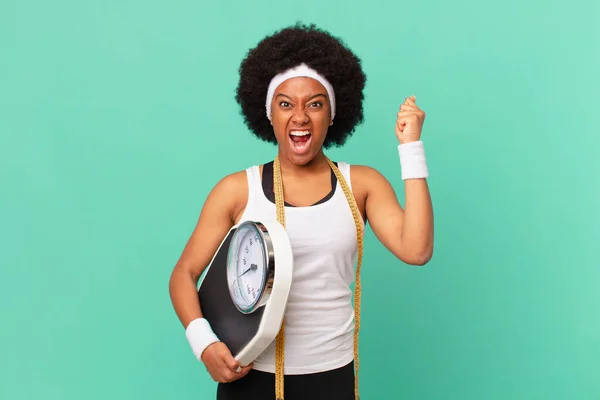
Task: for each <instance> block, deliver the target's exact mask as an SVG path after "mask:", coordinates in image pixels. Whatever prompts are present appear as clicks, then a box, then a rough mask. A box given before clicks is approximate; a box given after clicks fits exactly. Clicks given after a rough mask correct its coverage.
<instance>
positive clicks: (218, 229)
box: [170, 25, 433, 400]
mask: <svg viewBox="0 0 600 400" xmlns="http://www.w3.org/2000/svg"><path fill="white" fill-rule="evenodd" d="M365 80H366V78H365V75H364V73H363V71H362V69H361V65H360V60H359V59H358V58H357V57H356V56H355V55H354V54H353V53H352V52H351V51H350V50H349V49H348V48H347V47H346V46H345V45H344V44H343V42H342V41H341V40H339V39H337V38H335V37H333V36H331V35H330V34H329V33H327V32H324V31H322V30H319V29H317V28H316V27H314V26H303V25H296V26H293V27H289V28H286V29H283V30H281V31H278V32H276V33H275V34H273V35H271V36H269V37H266V38H265V39H263V40H262V41H261V42H260V43H259V44H258V45H257V47H256V48H254V49H252V50H251V51H250V52H249V53H248V55H247V57H246V58H245V60H244V61H243V62H242V64H241V67H240V81H239V85H238V88H237V96H236V99H237V101H238V103H239V104H240V106H241V110H242V113H243V116H244V119H245V122H246V124H247V126H248V127H249V129H250V130H251V131H252V132H253V133H254V134H255V135H256V136H258V137H259V138H260V139H262V140H265V141H267V142H271V143H274V144H276V145H277V150H278V151H277V157H276V158H275V160H274V161H271V162H269V163H266V164H264V165H262V166H253V167H250V168H248V169H247V170H245V171H239V172H235V173H232V174H231V175H228V176H226V177H224V178H223V179H222V180H221V181H220V182H218V183H217V184H216V185H215V187H214V188H213V189H212V191H211V192H210V194H209V196H208V198H207V199H206V202H205V204H204V206H203V208H202V211H201V213H200V217H199V220H198V222H197V226H196V228H195V230H194V232H193V233H192V235H191V238H190V239H189V241H188V243H187V245H186V247H185V249H184V251H183V254H182V255H181V258H180V259H179V261H178V263H177V265H176V266H175V268H174V270H173V273H172V277H171V280H170V293H171V299H172V302H173V305H174V308H175V311H176V313H177V315H178V317H179V318H180V320H181V322H182V324H183V325H184V327H185V328H186V336H187V338H188V340H189V342H190V345H191V347H192V349H193V352H194V354H195V355H196V357H197V358H198V359H199V360H200V361H202V362H203V363H204V365H205V366H206V369H207V370H208V372H209V374H210V375H211V377H212V378H213V379H214V380H215V381H217V382H219V384H218V389H217V398H218V399H222V400H227V399H242V398H248V399H254V398H257V399H275V390H274V388H275V374H274V372H275V353H276V350H277V344H276V343H275V342H276V341H274V343H272V344H271V346H270V347H269V348H268V349H267V350H266V351H265V352H264V353H263V354H262V355H261V356H260V357H259V358H257V359H256V360H255V362H254V363H253V364H251V365H248V366H240V365H238V364H237V362H236V360H235V359H234V358H233V357H232V355H231V353H230V352H229V350H228V349H227V347H226V346H225V345H224V344H223V343H221V342H219V340H218V338H217V337H216V336H215V335H214V333H213V332H212V330H211V328H210V325H209V324H208V323H207V321H206V320H205V319H203V318H202V314H201V311H200V307H199V304H198V297H197V290H196V285H197V282H198V279H199V277H200V275H201V274H202V272H203V270H204V268H205V267H206V266H207V264H208V263H209V262H210V260H211V258H212V256H213V255H214V253H215V252H216V250H217V247H218V246H219V244H220V242H221V240H222V239H223V238H224V236H225V235H226V233H227V232H228V231H229V229H230V228H231V226H232V225H234V224H236V223H238V222H239V221H241V220H246V219H254V220H261V219H273V218H274V216H275V213H276V208H275V195H274V188H273V180H274V177H275V176H281V180H282V182H283V197H284V199H285V218H286V231H287V233H288V236H289V238H290V242H291V245H292V249H293V253H294V275H293V283H292V288H291V292H290V296H289V303H288V305H287V308H286V314H285V325H284V331H285V345H284V346H285V365H284V373H285V398H286V399H287V400H295V399H303V400H304V399H311V400H317V399H321V398H323V399H325V398H327V399H332V398H333V399H348V400H350V399H354V397H355V395H356V393H355V381H354V378H355V373H354V369H353V368H354V366H355V361H356V359H355V354H354V351H353V350H355V349H353V346H354V339H355V338H353V335H354V333H355V327H354V325H353V324H354V323H355V322H356V318H355V315H354V311H355V310H353V304H352V292H351V290H350V289H349V287H350V285H351V284H352V281H353V279H354V265H355V263H356V261H357V249H358V243H357V234H356V232H357V229H362V228H363V227H364V224H366V223H367V222H368V223H370V225H371V228H372V230H373V232H374V233H375V235H376V236H377V238H378V239H379V240H380V241H381V242H382V243H383V245H384V246H385V247H386V248H387V249H389V251H391V252H392V253H393V254H394V255H395V256H396V257H397V258H398V259H399V260H401V261H403V262H405V263H408V264H411V265H423V264H425V263H427V262H428V261H429V260H430V258H431V256H432V251H433V250H432V249H433V212H432V205H431V200H430V195H429V190H428V186H427V183H426V178H427V177H428V170H427V164H426V161H425V153H424V149H423V142H422V141H421V127H422V125H423V121H424V118H425V113H424V112H423V111H422V110H421V109H420V108H419V107H418V106H417V104H416V101H415V97H414V96H413V97H409V98H406V99H405V101H404V103H403V104H402V105H401V106H400V110H399V112H398V115H397V122H396V126H395V132H396V136H397V138H398V141H399V145H398V151H399V158H400V167H401V168H400V171H399V174H398V176H397V177H394V179H398V178H399V177H401V178H402V179H403V180H404V184H405V193H406V209H403V208H402V207H401V205H400V204H399V203H398V200H397V198H396V195H395V193H394V190H393V188H392V187H391V185H390V183H389V182H388V181H387V180H386V179H385V178H384V177H383V176H382V175H381V174H380V173H379V172H377V171H376V170H374V169H373V168H370V167H367V166H358V165H352V166H350V165H349V164H347V163H344V162H337V163H332V162H330V161H329V159H328V158H327V157H326V156H325V154H324V151H323V150H324V148H329V147H331V146H341V145H343V144H344V142H345V141H346V139H347V138H348V137H349V136H350V135H351V134H352V133H353V132H354V130H355V128H356V126H357V125H358V124H359V123H361V122H362V121H363V107H362V102H363V92H362V91H363V88H364V85H365ZM278 174H280V175H278ZM340 174H341V175H340ZM339 178H341V180H340V179H339ZM343 188H348V189H349V191H347V193H351V195H350V194H348V196H353V197H354V200H355V204H356V206H357V208H358V211H359V213H356V214H355V215H356V216H357V218H354V217H353V214H352V212H351V211H350V208H349V207H348V204H349V203H348V199H347V197H346V196H345V195H344V193H343ZM358 216H359V217H358ZM357 219H359V222H358V224H357ZM359 232H360V230H359ZM357 286H358V282H357ZM356 305H358V304H356Z"/></svg>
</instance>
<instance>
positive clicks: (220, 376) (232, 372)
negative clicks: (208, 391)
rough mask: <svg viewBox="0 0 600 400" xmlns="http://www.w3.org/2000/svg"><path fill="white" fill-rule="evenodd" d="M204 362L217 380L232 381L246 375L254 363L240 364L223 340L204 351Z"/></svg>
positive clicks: (222, 381) (212, 376)
mask: <svg viewBox="0 0 600 400" xmlns="http://www.w3.org/2000/svg"><path fill="white" fill-rule="evenodd" d="M202 362H203V363H204V365H205V366H206V370H207V371H208V373H209V374H210V376H211V378H212V379H213V380H214V381H215V382H220V383H226V382H232V381H235V380H236V379H240V378H241V377H243V376H245V375H246V374H247V373H248V372H250V370H251V369H252V364H250V365H247V366H245V367H242V366H240V364H239V363H238V362H237V360H236V359H235V358H233V356H232V355H231V352H230V351H229V349H228V348H227V346H226V345H225V344H224V343H223V342H215V343H213V344H211V345H210V346H208V347H207V348H206V349H205V350H204V352H202Z"/></svg>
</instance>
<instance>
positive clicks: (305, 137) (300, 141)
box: [290, 130, 312, 154]
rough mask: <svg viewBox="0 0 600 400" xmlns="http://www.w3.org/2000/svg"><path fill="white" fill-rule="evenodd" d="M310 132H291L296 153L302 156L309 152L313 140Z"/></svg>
mask: <svg viewBox="0 0 600 400" xmlns="http://www.w3.org/2000/svg"><path fill="white" fill-rule="evenodd" d="M311 137H312V135H311V132H310V130H293V131H291V132H290V140H291V142H292V148H293V150H294V152H296V153H298V154H301V153H304V152H306V151H307V150H308V148H309V145H310V140H311Z"/></svg>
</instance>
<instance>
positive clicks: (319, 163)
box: [279, 150, 330, 177]
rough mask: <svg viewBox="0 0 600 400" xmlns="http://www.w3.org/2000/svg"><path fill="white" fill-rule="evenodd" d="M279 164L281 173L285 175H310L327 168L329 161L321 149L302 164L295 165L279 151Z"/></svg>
mask: <svg viewBox="0 0 600 400" xmlns="http://www.w3.org/2000/svg"><path fill="white" fill-rule="evenodd" d="M279 165H280V167H281V173H282V174H285V175H287V176H296V177H302V176H306V175H312V174H314V173H316V172H322V171H323V170H329V169H330V167H329V163H328V162H327V158H326V157H325V154H324V153H323V151H322V150H321V151H319V153H318V154H317V155H316V156H315V157H314V158H313V159H312V160H311V161H309V162H308V163H306V164H303V165H297V164H294V163H293V162H291V161H290V159H289V158H287V157H286V156H285V154H281V151H280V152H279Z"/></svg>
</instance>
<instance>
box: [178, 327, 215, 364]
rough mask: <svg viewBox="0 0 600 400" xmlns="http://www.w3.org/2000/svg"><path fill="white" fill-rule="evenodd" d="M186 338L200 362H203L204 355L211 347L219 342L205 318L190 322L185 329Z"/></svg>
mask: <svg viewBox="0 0 600 400" xmlns="http://www.w3.org/2000/svg"><path fill="white" fill-rule="evenodd" d="M185 336H186V338H187V340H188V342H189V343H190V346H191V347H192V352H193V353H194V355H195V356H196V358H197V359H198V361H202V353H203V352H204V350H205V349H206V348H207V347H208V346H209V345H211V344H213V343H215V342H218V341H219V338H218V337H217V335H215V333H214V332H213V330H212V328H211V327H210V324H209V323H208V321H207V320H206V319H204V318H196V319H195V320H193V321H192V322H190V324H189V325H188V326H187V328H185Z"/></svg>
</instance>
